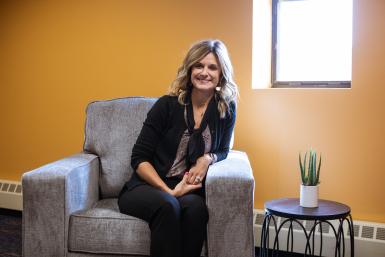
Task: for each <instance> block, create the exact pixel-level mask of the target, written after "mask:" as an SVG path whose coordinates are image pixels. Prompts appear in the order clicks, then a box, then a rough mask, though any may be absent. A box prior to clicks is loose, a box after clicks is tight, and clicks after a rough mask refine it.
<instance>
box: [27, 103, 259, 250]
mask: <svg viewBox="0 0 385 257" xmlns="http://www.w3.org/2000/svg"><path fill="white" fill-rule="evenodd" d="M155 101H156V99H154V98H142V97H131V98H122V99H115V100H110V101H98V102H93V103H91V104H90V105H89V106H88V108H87V119H86V127H85V142H84V149H83V152H82V153H79V154H75V155H73V156H70V157H67V158H64V159H62V160H59V161H56V162H53V163H50V164H48V165H45V166H42V167H40V168H38V169H35V170H32V171H30V172H27V173H25V174H24V175H23V178H22V185H23V256H24V257H36V256H39V257H62V256H71V257H75V256H76V257H80V256H82V257H86V256H87V257H91V256H146V255H148V254H149V241H150V230H149V228H148V225H147V223H146V222H145V221H142V220H140V219H137V218H134V217H131V216H128V215H124V214H121V213H120V212H119V209H118V205H117V196H118V193H119V191H120V189H121V188H122V186H123V184H124V182H125V181H127V180H128V178H129V177H130V176H131V174H132V172H133V170H132V168H131V166H130V156H131V149H132V147H133V144H134V143H135V141H136V138H137V136H138V134H139V132H140V129H141V126H142V124H143V121H144V119H145V117H146V114H147V112H148V110H149V109H150V108H151V106H152V105H153V103H154V102H155ZM253 193H254V178H253V174H252V170H251V168H250V163H249V160H248V158H247V155H246V154H245V153H243V152H239V151H231V152H230V153H229V155H228V158H227V159H226V160H223V161H221V162H218V163H215V164H214V165H212V166H210V169H209V171H208V174H207V180H206V201H207V206H208V210H209V222H208V233H207V244H205V246H204V249H202V255H206V256H209V257H253V256H254V239H253V221H252V220H253Z"/></svg>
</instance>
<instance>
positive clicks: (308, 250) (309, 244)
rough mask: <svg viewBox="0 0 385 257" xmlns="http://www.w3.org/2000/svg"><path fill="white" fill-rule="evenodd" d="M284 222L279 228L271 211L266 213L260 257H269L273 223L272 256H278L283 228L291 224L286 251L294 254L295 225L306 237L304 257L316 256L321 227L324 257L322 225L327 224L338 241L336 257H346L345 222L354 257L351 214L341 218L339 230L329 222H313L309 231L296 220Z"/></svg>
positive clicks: (315, 220) (285, 219) (287, 219)
mask: <svg viewBox="0 0 385 257" xmlns="http://www.w3.org/2000/svg"><path fill="white" fill-rule="evenodd" d="M281 219H283V221H282V222H281V223H280V225H279V226H277V221H276V217H275V216H274V215H273V214H272V213H270V212H269V211H266V212H265V218H264V220H263V225H262V234H261V247H260V252H259V256H260V257H269V241H270V238H269V237H270V230H269V228H270V224H271V222H272V224H273V226H274V231H275V236H274V244H273V249H272V251H271V256H278V252H279V250H280V246H279V237H278V236H279V232H280V231H281V229H282V228H283V226H284V225H285V224H286V223H289V226H288V232H287V241H286V251H287V252H293V245H294V231H293V223H294V224H298V225H299V226H300V227H301V228H302V230H303V232H304V235H305V237H306V246H305V253H304V256H315V255H314V254H315V253H314V252H315V250H314V249H315V233H316V227H317V226H319V228H320V230H319V232H320V251H319V256H322V245H323V233H322V223H327V224H329V226H330V227H331V228H332V230H333V234H334V237H335V239H336V246H335V251H334V256H335V257H341V256H345V234H344V226H343V225H344V222H345V221H346V222H347V224H348V229H349V236H350V256H351V257H354V231H353V219H352V216H351V215H350V214H349V215H348V216H346V217H344V218H340V219H338V220H339V225H338V228H337V229H336V228H334V226H333V224H332V223H331V222H330V221H328V220H317V219H314V220H312V221H313V222H314V224H313V226H312V228H311V229H310V230H309V231H306V229H305V227H304V225H303V224H302V223H301V222H299V221H298V220H297V219H295V218H283V217H281Z"/></svg>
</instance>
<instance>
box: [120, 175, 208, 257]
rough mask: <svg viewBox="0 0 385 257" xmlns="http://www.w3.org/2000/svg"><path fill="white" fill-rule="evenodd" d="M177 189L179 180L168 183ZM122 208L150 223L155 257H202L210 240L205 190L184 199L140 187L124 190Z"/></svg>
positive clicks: (124, 211)
mask: <svg viewBox="0 0 385 257" xmlns="http://www.w3.org/2000/svg"><path fill="white" fill-rule="evenodd" d="M165 182H166V184H167V185H168V186H169V187H170V188H171V189H173V188H174V187H175V185H176V184H177V182H178V181H175V180H167V181H165ZM118 204H119V209H120V211H121V212H122V213H124V214H128V215H131V216H134V217H137V218H140V219H143V220H145V221H147V222H148V223H149V226H150V230H151V249H150V253H151V256H152V257H182V256H183V257H199V256H200V253H201V250H202V246H203V242H204V240H205V239H206V226H207V221H208V211H207V207H206V204H205V199H204V194H203V190H198V191H195V192H192V193H189V194H187V195H183V196H181V197H178V198H176V197H174V196H172V195H170V194H169V193H166V192H163V191H161V190H158V189H156V188H154V187H152V186H150V185H140V186H137V187H135V188H133V189H132V190H130V191H127V190H124V189H123V191H122V193H121V194H120V197H119V201H118Z"/></svg>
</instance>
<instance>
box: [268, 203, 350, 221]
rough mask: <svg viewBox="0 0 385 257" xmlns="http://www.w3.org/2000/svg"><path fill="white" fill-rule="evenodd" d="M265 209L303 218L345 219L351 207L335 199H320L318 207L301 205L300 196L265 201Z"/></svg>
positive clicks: (274, 213)
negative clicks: (334, 200)
mask: <svg viewBox="0 0 385 257" xmlns="http://www.w3.org/2000/svg"><path fill="white" fill-rule="evenodd" d="M265 210H266V211H267V212H269V213H271V214H273V215H276V216H280V217H285V218H294V219H302V220H334V219H343V218H345V217H347V216H348V215H349V214H350V207H349V206H347V205H345V204H342V203H338V202H333V201H328V200H321V199H320V200H318V207H315V208H306V207H302V206H300V205H299V198H281V199H275V200H271V201H268V202H266V203H265Z"/></svg>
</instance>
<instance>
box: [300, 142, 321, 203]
mask: <svg viewBox="0 0 385 257" xmlns="http://www.w3.org/2000/svg"><path fill="white" fill-rule="evenodd" d="M308 154H309V155H308ZM307 157H309V159H307ZM321 160H322V158H321V155H320V157H319V160H318V168H317V153H316V151H314V150H313V149H310V151H309V152H306V153H305V158H304V160H303V162H302V157H301V153H300V154H299V167H300V169H301V180H302V184H301V193H300V205H301V206H302V207H318V185H319V183H320V181H319V175H320V169H321Z"/></svg>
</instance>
